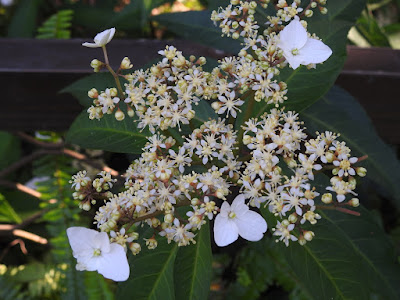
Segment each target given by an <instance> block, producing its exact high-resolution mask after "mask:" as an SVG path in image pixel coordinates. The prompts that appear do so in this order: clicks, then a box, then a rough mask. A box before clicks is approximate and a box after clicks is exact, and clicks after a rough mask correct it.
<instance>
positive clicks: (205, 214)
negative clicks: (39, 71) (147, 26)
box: [68, 0, 366, 280]
mask: <svg viewBox="0 0 400 300" xmlns="http://www.w3.org/2000/svg"><path fill="white" fill-rule="evenodd" d="M259 3H260V4H261V6H262V7H264V8H265V7H267V6H268V4H269V0H263V1H260V2H259ZM325 4H326V1H325V0H311V1H309V4H308V5H307V6H306V7H305V8H304V9H303V8H302V7H301V1H300V0H295V1H293V2H292V3H291V4H288V3H287V1H284V0H279V1H278V3H277V13H276V15H275V16H269V17H268V18H267V19H266V20H265V22H266V24H267V25H268V29H267V30H264V31H263V32H259V25H258V24H257V21H256V18H255V17H254V15H255V14H256V7H257V3H256V2H254V1H239V0H232V1H231V4H230V5H229V6H228V7H226V8H220V9H219V10H218V11H214V12H213V13H212V17H211V19H212V20H213V21H214V22H215V23H219V24H220V25H219V26H220V28H221V30H222V34H223V35H227V36H231V37H232V38H234V39H236V38H240V37H241V38H243V49H242V50H241V51H240V53H239V55H238V56H237V57H226V58H224V59H222V60H220V61H219V64H218V66H217V67H215V68H214V69H213V70H212V71H211V72H206V71H204V70H203V65H204V64H205V63H206V59H205V58H203V57H200V58H196V57H194V56H190V57H189V59H187V58H185V57H184V56H183V54H182V53H181V52H180V51H178V50H177V49H176V48H175V47H173V46H167V47H166V48H165V49H164V50H162V51H159V54H160V55H161V56H162V60H161V61H160V62H159V63H157V64H155V65H153V66H152V67H150V68H149V69H146V70H137V71H134V72H133V73H131V74H128V75H122V74H121V73H119V71H120V70H126V69H130V68H132V64H131V62H130V60H129V59H128V58H124V60H123V61H122V62H121V66H120V69H119V71H117V73H115V72H114V71H112V70H110V72H112V73H113V75H115V77H116V78H117V80H116V87H110V88H108V89H106V90H105V91H100V92H99V91H97V89H95V88H93V89H91V90H90V91H89V92H88V96H89V97H90V98H92V99H93V106H91V107H90V108H89V109H88V112H89V117H90V119H99V120H100V119H101V118H102V117H103V115H104V114H113V113H115V117H116V119H117V120H123V119H124V117H125V113H124V112H123V111H122V110H121V109H120V107H119V106H120V105H121V104H123V105H126V107H127V108H126V112H127V114H128V116H130V117H133V116H135V115H136V117H137V121H136V122H137V125H138V128H142V129H144V128H148V129H149V130H150V132H151V134H152V135H151V136H150V137H148V142H147V144H146V145H145V146H144V148H143V152H142V154H141V156H140V158H138V159H136V160H135V161H134V162H133V163H132V164H131V165H130V166H129V168H128V169H127V171H126V173H125V185H124V186H125V189H124V190H123V191H119V192H118V191H116V192H113V191H111V189H112V187H113V184H114V182H115V179H112V178H111V176H110V174H108V173H106V172H101V173H99V174H98V177H97V178H94V179H91V178H89V177H88V176H87V174H86V172H85V171H82V172H79V173H78V174H77V175H75V176H73V178H72V180H71V183H72V187H73V188H74V189H75V192H74V195H73V196H74V198H75V199H78V200H79V201H81V202H80V203H81V204H80V206H81V208H83V209H85V210H89V209H90V208H91V206H92V205H95V204H96V203H98V201H104V205H102V206H101V207H100V208H99V209H98V210H97V212H96V216H95V218H94V219H95V222H94V223H95V224H96V226H97V228H98V230H99V231H100V232H101V233H93V232H92V231H90V232H89V231H87V230H83V229H76V228H74V229H70V230H69V231H68V237H69V238H70V241H71V246H72V248H73V251H74V256H75V257H76V258H77V259H78V266H77V267H78V269H85V270H97V271H99V272H100V273H101V274H103V275H104V276H106V277H107V278H111V279H114V280H123V278H122V277H124V276H128V275H127V273H126V272H125V273H124V276H122V275H120V276H117V275H115V274H114V273H112V270H109V269H107V267H106V270H104V268H103V267H102V266H100V265H99V263H98V262H101V261H102V259H103V258H104V259H106V260H108V261H116V262H118V264H120V265H124V270H126V267H125V265H127V262H126V261H125V260H126V257H125V256H124V255H121V251H120V249H125V250H127V249H128V248H129V249H130V251H131V252H132V253H133V254H134V255H137V254H138V253H140V251H141V248H142V246H141V244H140V242H138V241H137V240H138V239H139V238H140V236H139V233H138V232H137V230H136V229H137V228H139V227H140V226H148V227H150V228H152V229H153V235H152V236H149V237H146V238H145V245H146V247H148V248H149V249H155V248H156V247H157V243H158V242H157V240H158V239H159V236H162V237H165V238H166V239H167V241H168V242H169V243H170V242H176V243H177V244H178V245H179V246H186V245H189V244H192V243H195V242H196V240H195V238H196V234H197V232H198V231H199V230H200V229H201V227H202V226H203V225H204V224H205V223H206V222H209V221H211V220H214V228H213V232H214V240H215V243H216V244H217V245H218V246H226V245H229V244H231V243H233V242H234V241H236V240H237V239H238V237H239V236H241V237H242V238H244V239H246V240H249V241H258V240H260V239H261V238H262V237H263V236H264V233H265V232H266V231H267V227H268V226H267V223H266V221H265V220H264V218H263V217H262V216H261V215H260V214H259V213H258V212H256V210H258V209H261V210H263V213H272V214H273V215H274V216H275V218H276V219H277V221H276V224H270V227H272V233H273V235H274V236H275V237H276V240H277V241H282V242H284V243H285V244H286V245H289V243H290V242H291V241H292V242H293V241H298V242H299V243H300V244H301V245H304V244H305V243H306V242H309V241H311V240H312V239H313V237H314V232H313V231H311V230H308V229H306V227H307V226H308V225H310V224H311V225H313V224H315V223H317V221H318V220H319V219H320V218H321V216H320V215H319V214H318V212H317V211H318V209H319V208H320V209H323V208H324V207H328V206H329V208H333V209H337V210H340V211H343V212H353V211H351V210H349V209H348V208H346V206H347V207H356V206H357V205H358V204H359V201H358V199H357V198H354V196H356V195H357V194H356V193H355V191H354V190H355V187H356V180H355V176H357V175H358V176H365V174H366V170H365V169H364V168H362V167H359V166H356V164H357V163H358V162H359V161H361V160H362V159H363V158H360V159H359V158H356V157H353V156H352V155H351V151H350V149H349V148H348V147H347V146H346V144H345V143H344V142H340V141H339V139H338V138H339V135H338V134H334V133H332V132H323V133H318V132H317V133H316V134H315V136H313V137H311V136H309V134H307V133H306V131H305V127H304V126H303V123H302V122H301V121H299V117H298V114H297V113H296V112H293V111H285V110H284V108H279V106H280V105H281V104H282V103H284V101H286V100H287V96H286V94H287V85H286V83H285V82H283V81H279V80H278V79H277V76H278V75H279V73H280V69H282V68H284V67H286V66H287V65H288V64H289V66H290V67H291V68H293V69H296V68H298V67H300V65H305V66H307V67H308V68H310V67H316V64H319V63H322V62H324V61H325V60H326V59H328V58H329V56H330V55H331V54H332V51H331V49H330V48H329V47H328V46H327V45H325V44H324V43H323V42H322V41H320V40H319V39H318V37H316V36H315V35H310V34H309V33H307V30H306V28H307V22H306V21H305V20H304V18H307V17H311V16H312V15H313V10H315V9H317V8H318V9H319V10H320V12H321V13H323V14H324V13H326V8H325V7H324V5H325ZM303 7H304V6H303ZM114 32H115V30H114V29H110V30H106V31H104V32H102V33H100V34H98V35H97V36H96V38H95V43H94V44H90V43H85V44H84V46H88V47H103V49H105V45H106V44H107V43H108V42H110V40H111V38H112V36H113V35H114ZM104 53H105V55H106V51H105V50H104ZM107 61H108V58H107V57H106V63H103V62H100V61H98V60H94V61H92V66H93V68H94V69H95V71H98V70H99V69H100V68H102V67H104V66H106V67H107V68H110V67H109V66H108V65H107ZM118 76H122V77H124V78H125V79H126V80H128V83H127V84H126V85H125V88H124V89H123V88H122V86H121V85H120V83H119V80H118ZM201 101H208V102H209V104H210V106H211V107H212V108H213V109H214V110H215V112H216V114H218V115H219V118H218V119H214V120H212V119H209V120H207V121H205V122H203V124H201V125H200V127H198V126H196V124H198V123H195V122H193V119H194V117H195V109H194V108H195V106H196V105H198V104H199V102H201ZM254 101H256V102H260V101H265V102H266V103H267V104H271V107H273V108H272V109H270V110H269V111H267V112H265V113H264V114H263V115H262V116H260V117H258V118H251V117H250V116H251V107H252V106H251V103H254ZM245 104H247V105H248V106H247V111H246V112H244V111H242V109H243V106H244V105H245ZM239 114H240V117H241V119H240V120H242V121H241V122H242V124H239V125H238V124H235V119H236V118H238V116H239ZM236 121H237V120H236ZM236 123H237V122H236ZM235 126H236V127H235ZM175 128H176V129H178V130H179V131H181V132H184V133H185V135H184V136H183V137H182V138H179V139H178V138H173V137H172V136H176V135H171V130H174V129H175ZM235 128H237V129H235ZM188 130H190V131H189V132H188ZM317 173H324V174H328V173H331V178H330V183H329V185H327V186H325V187H324V188H323V189H319V190H317V186H318V185H317V184H315V183H314V182H315V179H316V177H317V175H316V174H317ZM334 195H335V196H336V197H334ZM229 203H231V204H229ZM250 207H254V209H250ZM182 208H184V210H181V209H182ZM307 228H309V227H307ZM94 232H95V231H94ZM96 234H99V235H96ZM100 234H101V236H100ZM75 235H76V236H79V238H80V239H82V238H85V236H89V237H91V238H90V239H88V246H87V247H86V248H84V247H83V248H82V247H80V248H79V247H78V246H77V245H76V242H75V240H76V239H77V237H76V236H75ZM106 237H108V239H109V241H108V242H106V241H105V240H104V239H105V238H106ZM99 241H100V242H99ZM110 242H111V243H110ZM117 246H119V247H117ZM110 249H111V250H110ZM113 249H116V250H115V251H114V250H113ZM128 271H129V268H128ZM128 274H129V272H128ZM124 278H125V277H124Z"/></svg>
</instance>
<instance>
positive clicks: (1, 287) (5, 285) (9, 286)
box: [0, 275, 30, 300]
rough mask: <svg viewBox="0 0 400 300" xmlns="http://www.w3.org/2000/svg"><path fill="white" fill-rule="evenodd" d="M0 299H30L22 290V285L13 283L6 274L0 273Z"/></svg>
mask: <svg viewBox="0 0 400 300" xmlns="http://www.w3.org/2000/svg"><path fill="white" fill-rule="evenodd" d="M0 299H2V300H19V299H25V300H27V299H30V297H29V296H28V295H27V294H26V292H22V286H21V285H20V284H17V283H15V282H14V281H13V280H12V279H11V278H9V277H8V276H4V275H0Z"/></svg>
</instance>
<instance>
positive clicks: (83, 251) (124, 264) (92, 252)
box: [67, 227, 129, 281]
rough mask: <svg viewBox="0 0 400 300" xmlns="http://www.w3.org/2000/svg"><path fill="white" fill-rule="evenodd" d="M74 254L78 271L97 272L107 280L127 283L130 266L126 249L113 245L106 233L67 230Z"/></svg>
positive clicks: (78, 228)
mask: <svg viewBox="0 0 400 300" xmlns="http://www.w3.org/2000/svg"><path fill="white" fill-rule="evenodd" d="M67 235H68V239H69V243H70V245H71V248H72V254H73V256H74V257H75V258H76V259H77V265H76V269H77V270H78V271H85V270H86V271H97V272H99V273H100V274H101V275H103V276H104V277H105V278H108V279H112V280H114V281H125V280H127V279H128V277H129V264H128V260H127V258H126V254H125V250H124V247H122V246H121V245H119V244H117V243H111V244H110V240H109V239H108V235H107V233H105V232H98V231H96V230H93V229H87V228H84V227H70V228H68V229H67Z"/></svg>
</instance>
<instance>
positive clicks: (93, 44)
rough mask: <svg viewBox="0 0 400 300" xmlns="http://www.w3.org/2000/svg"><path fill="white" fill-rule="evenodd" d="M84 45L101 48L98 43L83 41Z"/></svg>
mask: <svg viewBox="0 0 400 300" xmlns="http://www.w3.org/2000/svg"><path fill="white" fill-rule="evenodd" d="M82 46H85V47H89V48H99V47H101V46H99V45H97V44H96V43H88V42H86V43H83V44H82Z"/></svg>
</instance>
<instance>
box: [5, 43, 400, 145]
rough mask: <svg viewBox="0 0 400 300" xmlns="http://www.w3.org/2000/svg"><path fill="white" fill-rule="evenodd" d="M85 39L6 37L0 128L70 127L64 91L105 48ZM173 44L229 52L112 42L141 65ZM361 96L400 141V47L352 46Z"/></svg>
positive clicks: (350, 78) (349, 66)
mask: <svg viewBox="0 0 400 300" xmlns="http://www.w3.org/2000/svg"><path fill="white" fill-rule="evenodd" d="M82 42H84V41H83V40H78V39H71V40H34V39H0V87H1V91H2V93H1V95H2V97H1V99H0V103H1V106H2V109H1V110H0V130H7V131H17V130H18V131H33V130H53V131H63V130H67V129H68V127H69V125H70V124H71V123H72V121H73V120H74V118H75V117H76V116H77V115H78V114H79V112H80V111H81V110H82V107H81V106H80V105H79V104H78V102H77V101H76V100H75V99H74V98H73V97H72V96H70V95H67V94H59V93H58V92H59V91H60V90H61V89H62V88H64V87H65V86H67V85H68V84H70V83H72V82H74V81H75V80H77V79H79V78H82V77H84V76H85V75H87V74H90V73H91V72H92V69H91V67H90V61H91V60H92V59H93V58H99V59H101V58H102V51H101V49H89V48H83V47H82V46H81V43H82ZM168 44H173V45H174V46H175V47H177V48H178V49H179V50H181V51H183V54H184V55H185V54H186V55H190V54H193V55H195V56H208V57H212V58H215V59H218V58H222V57H224V56H226V55H227V54H226V53H224V52H222V51H218V50H214V49H211V48H207V47H204V46H201V45H198V44H195V43H192V42H188V41H182V40H174V41H160V40H144V39H143V40H114V41H113V42H112V43H111V44H110V45H108V47H107V48H108V52H109V55H110V59H111V64H112V65H114V66H115V67H118V64H119V63H120V61H121V60H122V58H123V57H124V56H129V58H131V60H132V61H133V63H134V64H135V66H137V67H140V66H143V65H145V64H146V63H148V62H150V61H152V60H154V59H156V58H158V57H159V55H158V54H157V52H158V51H159V50H161V49H163V48H165V45H168ZM336 83H337V84H338V85H339V86H341V87H343V88H344V89H346V90H347V91H348V92H350V93H351V94H352V95H353V96H354V97H356V99H358V100H359V101H360V103H361V104H362V105H363V107H364V108H365V109H366V111H367V113H368V115H369V116H370V117H371V119H372V120H373V122H374V124H375V126H376V128H377V131H378V133H379V134H380V135H381V137H382V138H384V140H386V141H387V142H389V143H391V144H396V145H399V144H400V122H399V121H400V114H399V112H400V99H399V93H398V91H399V89H400V51H399V50H392V49H386V48H357V47H352V46H350V47H348V58H347V61H346V64H345V67H344V69H343V71H342V73H341V74H340V76H339V78H338V79H337V82H336Z"/></svg>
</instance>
